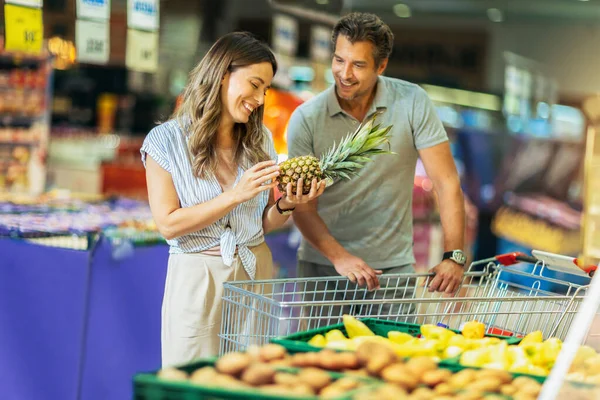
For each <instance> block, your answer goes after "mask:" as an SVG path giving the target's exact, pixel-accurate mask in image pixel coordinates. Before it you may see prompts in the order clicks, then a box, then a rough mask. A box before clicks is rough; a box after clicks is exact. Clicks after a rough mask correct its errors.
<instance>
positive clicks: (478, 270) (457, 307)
mask: <svg viewBox="0 0 600 400" xmlns="http://www.w3.org/2000/svg"><path fill="white" fill-rule="evenodd" d="M522 261H525V262H530V263H532V265H533V269H531V268H529V270H523V269H521V268H515V267H511V265H514V264H516V263H518V262H522ZM546 272H547V269H546V265H545V264H544V263H543V262H541V261H538V260H537V259H535V258H533V257H529V256H525V255H522V254H520V253H512V254H505V255H502V256H496V257H493V258H490V259H486V260H481V261H477V262H474V263H472V264H471V266H470V267H469V270H468V272H466V273H465V275H464V277H463V281H462V284H461V287H460V289H459V290H458V292H457V293H456V294H455V295H448V294H443V293H431V292H429V290H428V286H429V282H430V280H431V279H432V278H433V276H434V275H433V274H427V273H414V274H401V275H382V276H380V287H381V288H380V289H378V290H374V291H368V290H367V289H366V288H363V287H358V286H357V285H355V284H353V283H352V282H350V281H349V280H348V279H347V278H345V277H335V278H330V277H328V278H302V279H276V280H261V281H241V282H229V283H226V284H225V287H224V292H223V323H222V326H221V333H220V334H219V337H220V339H221V353H222V354H223V353H227V352H230V351H239V350H243V349H245V348H247V347H248V346H250V345H262V344H265V343H267V342H268V341H269V340H270V339H271V338H273V337H276V336H287V335H291V334H293V333H296V332H298V331H303V330H309V329H314V328H318V327H322V326H327V325H333V324H337V323H340V322H341V321H342V317H343V315H344V314H351V315H353V316H355V317H358V318H366V317H369V318H379V319H385V320H390V321H397V322H407V323H417V324H441V325H443V326H447V327H449V328H452V329H460V328H461V325H462V324H463V323H465V322H467V321H471V320H478V321H481V322H483V323H484V324H486V327H487V333H491V334H501V335H524V334H526V333H528V332H531V331H534V330H541V331H542V333H543V335H544V337H549V336H555V337H558V338H561V339H564V337H565V336H566V334H567V331H568V329H569V326H570V324H571V321H572V319H573V317H574V315H575V313H576V312H577V309H578V307H579V304H580V303H581V301H582V299H583V297H584V296H585V292H586V290H587V285H577V284H573V283H569V282H567V281H564V280H561V279H555V278H552V277H548V276H547V275H548V274H547V273H546Z"/></svg>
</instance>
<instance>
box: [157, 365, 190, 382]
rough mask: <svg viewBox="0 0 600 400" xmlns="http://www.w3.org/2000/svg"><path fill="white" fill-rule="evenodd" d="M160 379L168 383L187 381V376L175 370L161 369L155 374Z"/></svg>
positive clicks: (183, 372)
mask: <svg viewBox="0 0 600 400" xmlns="http://www.w3.org/2000/svg"><path fill="white" fill-rule="evenodd" d="M156 376H157V377H159V378H160V379H164V380H168V381H187V379H188V374H187V373H186V372H185V371H182V370H180V369H177V368H163V369H161V370H160V371H158V373H157V374H156Z"/></svg>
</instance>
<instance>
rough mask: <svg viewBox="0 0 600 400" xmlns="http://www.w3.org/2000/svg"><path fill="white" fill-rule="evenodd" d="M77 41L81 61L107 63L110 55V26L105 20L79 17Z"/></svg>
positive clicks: (78, 56) (76, 27)
mask: <svg viewBox="0 0 600 400" xmlns="http://www.w3.org/2000/svg"><path fill="white" fill-rule="evenodd" d="M75 41H76V44H77V59H78V60H79V62H85V63H92V64H106V63H107V62H108V59H109V57H110V38H109V27H108V24H106V23H104V22H94V21H86V20H81V19H78V20H77V22H76V25H75Z"/></svg>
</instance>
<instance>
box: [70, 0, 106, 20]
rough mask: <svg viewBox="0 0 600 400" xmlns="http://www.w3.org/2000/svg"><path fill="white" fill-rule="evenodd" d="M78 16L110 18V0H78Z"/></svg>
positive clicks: (98, 18)
mask: <svg viewBox="0 0 600 400" xmlns="http://www.w3.org/2000/svg"><path fill="white" fill-rule="evenodd" d="M77 18H86V19H95V20H103V21H107V20H109V19H110V0H77Z"/></svg>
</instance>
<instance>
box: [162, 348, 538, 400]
mask: <svg viewBox="0 0 600 400" xmlns="http://www.w3.org/2000/svg"><path fill="white" fill-rule="evenodd" d="M292 367H294V368H292ZM345 368H349V369H348V370H347V369H345ZM330 371H345V372H346V374H345V375H343V376H342V375H337V374H331V372H330ZM157 376H158V377H159V378H160V379H162V380H167V381H178V382H186V383H188V384H190V385H199V386H202V387H213V388H223V389H232V390H243V391H246V393H248V394H250V392H248V391H249V390H258V391H261V392H264V393H268V394H273V395H278V396H292V397H293V396H304V397H307V396H308V397H309V398H314V397H315V396H316V397H318V398H324V399H330V398H353V399H356V400H364V399H376V400H386V399H415V400H417V399H423V400H424V399H440V400H442V399H456V400H458V399H465V400H466V399H473V400H475V399H484V398H485V399H490V400H491V399H495V398H496V399H501V398H506V397H499V396H500V395H503V396H513V398H514V399H521V400H533V399H535V398H536V397H537V395H538V394H539V392H540V389H541V385H540V384H539V383H538V382H537V381H535V380H534V379H532V378H528V377H518V378H513V376H512V375H511V374H510V373H508V372H505V371H498V370H473V369H463V370H460V371H459V372H456V373H455V372H453V371H452V370H451V369H446V368H443V367H438V365H437V364H436V363H435V362H434V361H433V360H432V359H431V358H430V357H415V358H411V359H409V360H408V361H403V360H402V359H401V358H399V357H398V356H397V355H396V354H395V353H394V352H393V351H391V350H390V348H389V347H387V346H386V345H385V344H383V343H378V342H375V341H366V342H364V343H362V344H361V345H359V346H358V348H357V351H356V352H355V353H352V352H348V353H335V352H333V351H331V350H327V349H326V350H323V351H321V352H316V353H298V354H294V355H290V354H288V353H287V352H286V350H285V348H283V347H281V346H278V345H275V344H269V345H266V346H264V347H261V348H252V349H251V350H250V351H249V352H247V353H229V354H227V355H225V356H223V357H221V358H220V359H218V360H217V361H216V362H215V364H214V366H204V367H201V368H198V369H196V370H194V371H193V372H191V373H190V374H188V373H186V372H184V371H182V370H179V369H175V368H167V369H163V370H161V371H159V372H158V374H157ZM496 395H497V396H496Z"/></svg>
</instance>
